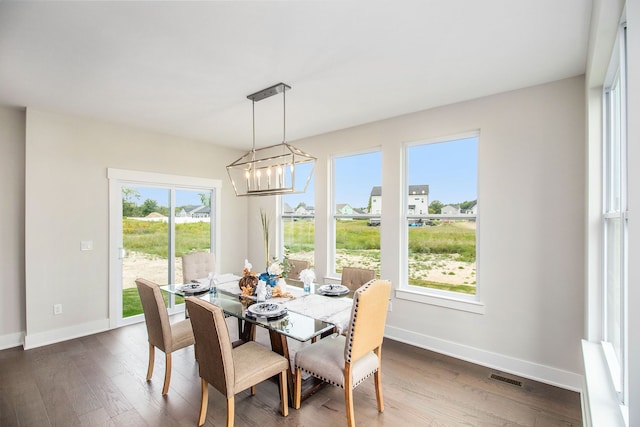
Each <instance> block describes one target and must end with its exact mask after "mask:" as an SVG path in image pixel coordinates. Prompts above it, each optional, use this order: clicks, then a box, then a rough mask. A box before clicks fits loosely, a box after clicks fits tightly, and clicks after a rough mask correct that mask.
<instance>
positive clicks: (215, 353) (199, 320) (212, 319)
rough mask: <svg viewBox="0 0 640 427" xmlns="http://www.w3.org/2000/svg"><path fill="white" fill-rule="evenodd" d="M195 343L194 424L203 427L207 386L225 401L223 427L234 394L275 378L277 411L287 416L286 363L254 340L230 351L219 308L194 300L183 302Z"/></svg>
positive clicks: (232, 409)
mask: <svg viewBox="0 0 640 427" xmlns="http://www.w3.org/2000/svg"><path fill="white" fill-rule="evenodd" d="M185 301H186V304H187V308H188V309H189V313H190V314H191V325H192V326H193V333H194V336H195V340H196V359H198V371H199V374H200V387H201V396H200V397H201V398H200V414H199V416H198V425H199V426H201V425H203V424H204V422H205V419H206V417H207V406H208V402H209V384H211V385H212V386H213V387H214V388H215V389H216V390H218V391H219V392H220V393H222V394H223V395H224V396H225V397H226V398H227V427H232V426H233V423H234V418H235V400H234V398H235V395H236V394H237V393H240V392H241V391H243V390H246V389H248V388H251V394H252V395H254V394H255V392H256V387H255V386H256V384H258V383H260V382H262V381H264V380H266V379H269V378H271V377H273V376H275V375H279V379H280V400H281V407H280V410H281V412H282V415H283V416H285V417H286V416H287V415H289V398H288V396H287V370H288V369H289V361H288V360H287V359H286V358H284V357H283V356H281V355H279V354H278V353H275V352H273V351H271V350H270V349H268V348H267V347H264V346H262V345H260V344H258V343H256V342H254V341H248V342H246V343H244V344H242V345H240V346H238V347H235V348H233V346H232V345H231V339H230V338H229V330H228V329H227V324H226V322H225V320H224V314H223V312H222V309H220V308H219V307H217V306H215V305H213V304H211V303H209V302H206V301H203V300H201V299H198V298H193V297H189V298H187V299H186V300H185Z"/></svg>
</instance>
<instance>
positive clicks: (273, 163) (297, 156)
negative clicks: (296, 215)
mask: <svg viewBox="0 0 640 427" xmlns="http://www.w3.org/2000/svg"><path fill="white" fill-rule="evenodd" d="M289 89H291V86H289V85H287V84H284V83H278V84H276V85H273V86H271V87H268V88H266V89H263V90H261V91H258V92H256V93H253V94H251V95H248V96H247V98H248V99H250V100H251V102H252V112H253V148H252V149H251V151H249V152H247V153H246V154H245V155H243V156H242V157H240V158H239V159H238V160H236V161H235V162H233V163H231V164H230V165H228V166H227V173H228V174H229V178H230V179H231V183H232V184H233V189H234V191H235V193H236V195H237V196H271V195H276V194H295V193H304V192H305V191H306V190H307V186H308V185H309V181H310V180H311V177H312V175H313V169H314V166H315V161H316V158H315V157H313V156H311V155H310V154H307V153H305V152H304V151H302V150H300V149H299V148H296V147H294V146H293V145H291V144H289V143H287V141H286V123H287V122H286V96H285V92H286V91H287V90H289ZM279 93H282V100H283V102H282V106H283V126H282V129H283V130H282V142H281V143H280V144H275V145H271V146H269V147H264V148H260V149H256V120H255V103H256V102H258V101H260V100H262V99H265V98H268V97H270V96H273V95H276V94H279Z"/></svg>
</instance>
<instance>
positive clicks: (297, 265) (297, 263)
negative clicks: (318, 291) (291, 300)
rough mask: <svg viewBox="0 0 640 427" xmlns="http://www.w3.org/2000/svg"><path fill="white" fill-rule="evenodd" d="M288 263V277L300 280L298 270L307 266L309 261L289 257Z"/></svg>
mask: <svg viewBox="0 0 640 427" xmlns="http://www.w3.org/2000/svg"><path fill="white" fill-rule="evenodd" d="M289 264H291V270H290V271H289V274H288V275H287V278H288V279H292V280H300V272H301V271H302V270H305V269H307V268H309V265H310V264H309V261H303V260H301V259H289Z"/></svg>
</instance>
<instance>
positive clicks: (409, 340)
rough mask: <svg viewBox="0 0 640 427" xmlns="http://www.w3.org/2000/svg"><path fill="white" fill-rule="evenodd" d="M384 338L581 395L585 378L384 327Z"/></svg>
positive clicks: (391, 327)
mask: <svg viewBox="0 0 640 427" xmlns="http://www.w3.org/2000/svg"><path fill="white" fill-rule="evenodd" d="M384 336H385V337H386V338H390V339H392V340H396V341H400V342H403V343H406V344H411V345H414V346H416V347H420V348H424V349H426V350H431V351H435V352H436V353H441V354H445V355H447V356H451V357H455V358H456V359H461V360H466V361H467V362H471V363H475V364H477V365H482V366H486V367H488V368H492V369H497V370H500V371H502V372H507V373H510V374H513V375H517V376H520V377H524V378H529V379H531V380H534V381H539V382H542V383H546V384H551V385H553V386H557V387H561V388H564V389H567V390H571V391H576V392H579V393H581V392H582V387H583V384H584V376H582V375H580V374H577V373H575V372H569V371H565V370H562V369H557V368H552V367H550V366H544V365H539V364H537V363H532V362H528V361H526V360H522V359H516V358H513V357H509V356H504V355H501V354H497V353H492V352H489V351H486V350H480V349H477V348H474V347H469V346H465V345H462V344H457V343H454V342H451V341H445V340H442V339H439V338H434V337H430V336H427V335H422V334H418V333H416V332H413V331H409V330H406V329H401V328H396V327H394V326H389V325H387V326H386V328H385V334H384Z"/></svg>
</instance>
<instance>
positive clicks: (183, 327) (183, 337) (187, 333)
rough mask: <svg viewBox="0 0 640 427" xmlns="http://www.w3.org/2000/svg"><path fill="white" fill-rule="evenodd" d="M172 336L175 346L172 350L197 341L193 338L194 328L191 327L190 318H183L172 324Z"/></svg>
mask: <svg viewBox="0 0 640 427" xmlns="http://www.w3.org/2000/svg"><path fill="white" fill-rule="evenodd" d="M171 338H172V343H173V346H172V347H173V348H171V350H170V351H175V350H179V349H181V348H184V347H187V346H190V345H191V344H193V343H194V342H195V340H194V338H193V329H191V321H190V320H189V319H185V320H182V321H180V322H177V323H173V324H172V325H171Z"/></svg>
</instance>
